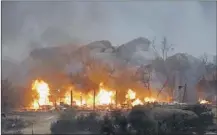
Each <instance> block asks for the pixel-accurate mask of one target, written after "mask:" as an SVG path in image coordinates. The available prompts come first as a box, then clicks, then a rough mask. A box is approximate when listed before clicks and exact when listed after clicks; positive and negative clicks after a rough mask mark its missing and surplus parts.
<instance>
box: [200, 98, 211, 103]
mask: <svg viewBox="0 0 217 135" xmlns="http://www.w3.org/2000/svg"><path fill="white" fill-rule="evenodd" d="M199 102H200V104H210V102H209V101H207V100H204V99H202V100H201V99H200V100H199Z"/></svg>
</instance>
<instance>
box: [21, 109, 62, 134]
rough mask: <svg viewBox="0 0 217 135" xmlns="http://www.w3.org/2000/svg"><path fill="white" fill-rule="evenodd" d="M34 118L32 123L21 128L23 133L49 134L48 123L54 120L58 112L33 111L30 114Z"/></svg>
mask: <svg viewBox="0 0 217 135" xmlns="http://www.w3.org/2000/svg"><path fill="white" fill-rule="evenodd" d="M31 117H32V119H34V123H33V125H30V126H29V127H27V128H24V129H23V130H22V133H24V134H32V132H33V133H36V134H49V133H50V124H51V123H52V122H53V121H55V120H56V119H57V117H58V113H49V112H48V113H35V115H33V116H31Z"/></svg>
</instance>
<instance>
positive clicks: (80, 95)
mask: <svg viewBox="0 0 217 135" xmlns="http://www.w3.org/2000/svg"><path fill="white" fill-rule="evenodd" d="M80 102H81V105H82V94H81V93H80Z"/></svg>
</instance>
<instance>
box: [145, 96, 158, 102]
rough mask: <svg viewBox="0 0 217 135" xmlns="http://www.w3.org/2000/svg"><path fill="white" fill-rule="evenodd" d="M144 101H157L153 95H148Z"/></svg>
mask: <svg viewBox="0 0 217 135" xmlns="http://www.w3.org/2000/svg"><path fill="white" fill-rule="evenodd" d="M144 101H145V102H148V103H154V102H156V99H155V98H152V97H150V98H149V97H146V98H145V99H144Z"/></svg>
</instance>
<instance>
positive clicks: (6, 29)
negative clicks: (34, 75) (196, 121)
mask: <svg viewBox="0 0 217 135" xmlns="http://www.w3.org/2000/svg"><path fill="white" fill-rule="evenodd" d="M140 36H142V37H147V38H149V39H150V40H153V39H154V37H156V39H157V41H158V42H160V40H161V39H162V38H163V36H166V37H167V38H168V40H169V42H170V43H172V44H174V47H175V52H186V53H189V54H192V55H194V56H197V57H198V56H200V55H201V54H203V53H204V52H206V53H208V54H211V55H215V54H216V4H215V2H199V1H173V2H171V1H144V2H142V1H131V2H129V1H128V2H2V45H3V56H7V57H10V58H12V59H15V60H19V61H20V60H22V59H23V58H25V57H27V56H28V53H29V52H30V51H31V50H32V49H34V48H37V47H45V46H57V45H62V44H66V43H77V44H79V43H88V42H91V41H94V40H102V39H105V40H109V41H111V42H112V44H113V45H120V44H123V43H126V42H128V41H130V40H132V39H134V38H137V37H140Z"/></svg>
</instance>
